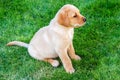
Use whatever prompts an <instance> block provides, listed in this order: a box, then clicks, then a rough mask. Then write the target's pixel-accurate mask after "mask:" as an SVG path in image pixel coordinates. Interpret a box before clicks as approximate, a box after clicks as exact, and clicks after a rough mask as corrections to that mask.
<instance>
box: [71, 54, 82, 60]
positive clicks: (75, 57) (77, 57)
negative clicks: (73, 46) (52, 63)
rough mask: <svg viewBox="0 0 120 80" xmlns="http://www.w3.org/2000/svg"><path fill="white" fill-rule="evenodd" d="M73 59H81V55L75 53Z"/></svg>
mask: <svg viewBox="0 0 120 80" xmlns="http://www.w3.org/2000/svg"><path fill="white" fill-rule="evenodd" d="M72 59H74V60H81V58H80V56H78V55H75V56H74V57H72Z"/></svg>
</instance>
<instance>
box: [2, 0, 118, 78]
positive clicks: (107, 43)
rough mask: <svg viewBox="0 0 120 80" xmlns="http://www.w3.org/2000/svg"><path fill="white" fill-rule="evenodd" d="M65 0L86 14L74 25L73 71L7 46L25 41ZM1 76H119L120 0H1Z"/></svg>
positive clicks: (20, 49) (46, 22) (46, 23)
mask: <svg viewBox="0 0 120 80" xmlns="http://www.w3.org/2000/svg"><path fill="white" fill-rule="evenodd" d="M67 3H69V4H73V5H75V6H77V7H78V8H79V9H80V12H81V14H82V15H84V16H85V17H86V18H87V23H86V24H85V25H84V26H83V27H81V28H76V29H75V34H74V40H73V42H74V47H75V51H76V54H78V55H80V56H81V58H82V60H81V61H75V60H72V63H73V66H74V68H75V69H76V71H75V73H73V74H68V73H66V72H65V70H64V68H63V66H62V64H60V66H59V67H58V68H53V67H52V66H51V65H50V64H49V63H46V62H43V61H38V60H35V59H33V58H31V57H30V56H29V54H28V52H27V49H26V48H23V47H18V46H12V47H8V46H6V44H7V43H8V42H10V41H13V40H19V41H23V42H26V43H29V41H30V40H31V38H32V36H33V35H34V33H35V32H36V31H37V30H38V29H39V28H42V27H43V26H45V25H48V24H49V22H50V20H51V19H52V18H53V17H54V16H55V14H56V12H57V11H58V10H59V9H60V8H61V7H62V6H63V5H65V4H67ZM58 60H59V59H58ZM0 80H120V0H0Z"/></svg>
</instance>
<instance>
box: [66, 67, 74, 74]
mask: <svg viewBox="0 0 120 80" xmlns="http://www.w3.org/2000/svg"><path fill="white" fill-rule="evenodd" d="M66 72H67V73H70V74H72V73H74V72H75V69H74V68H72V67H71V68H67V69H66Z"/></svg>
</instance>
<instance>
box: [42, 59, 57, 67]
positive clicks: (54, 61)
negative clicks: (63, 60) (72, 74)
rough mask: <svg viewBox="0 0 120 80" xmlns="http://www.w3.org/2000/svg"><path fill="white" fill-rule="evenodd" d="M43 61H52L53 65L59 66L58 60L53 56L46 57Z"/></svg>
mask: <svg viewBox="0 0 120 80" xmlns="http://www.w3.org/2000/svg"><path fill="white" fill-rule="evenodd" d="M43 61H45V62H48V63H50V64H51V65H52V66H53V67H58V66H59V62H58V61H57V60H53V59H51V58H45V59H44V60H43Z"/></svg>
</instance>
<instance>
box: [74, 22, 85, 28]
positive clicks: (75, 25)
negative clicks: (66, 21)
mask: <svg viewBox="0 0 120 80" xmlns="http://www.w3.org/2000/svg"><path fill="white" fill-rule="evenodd" d="M85 23H86V22H84V23H83V24H73V25H72V26H73V27H74V28H79V27H81V26H83V25H84V24H85Z"/></svg>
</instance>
